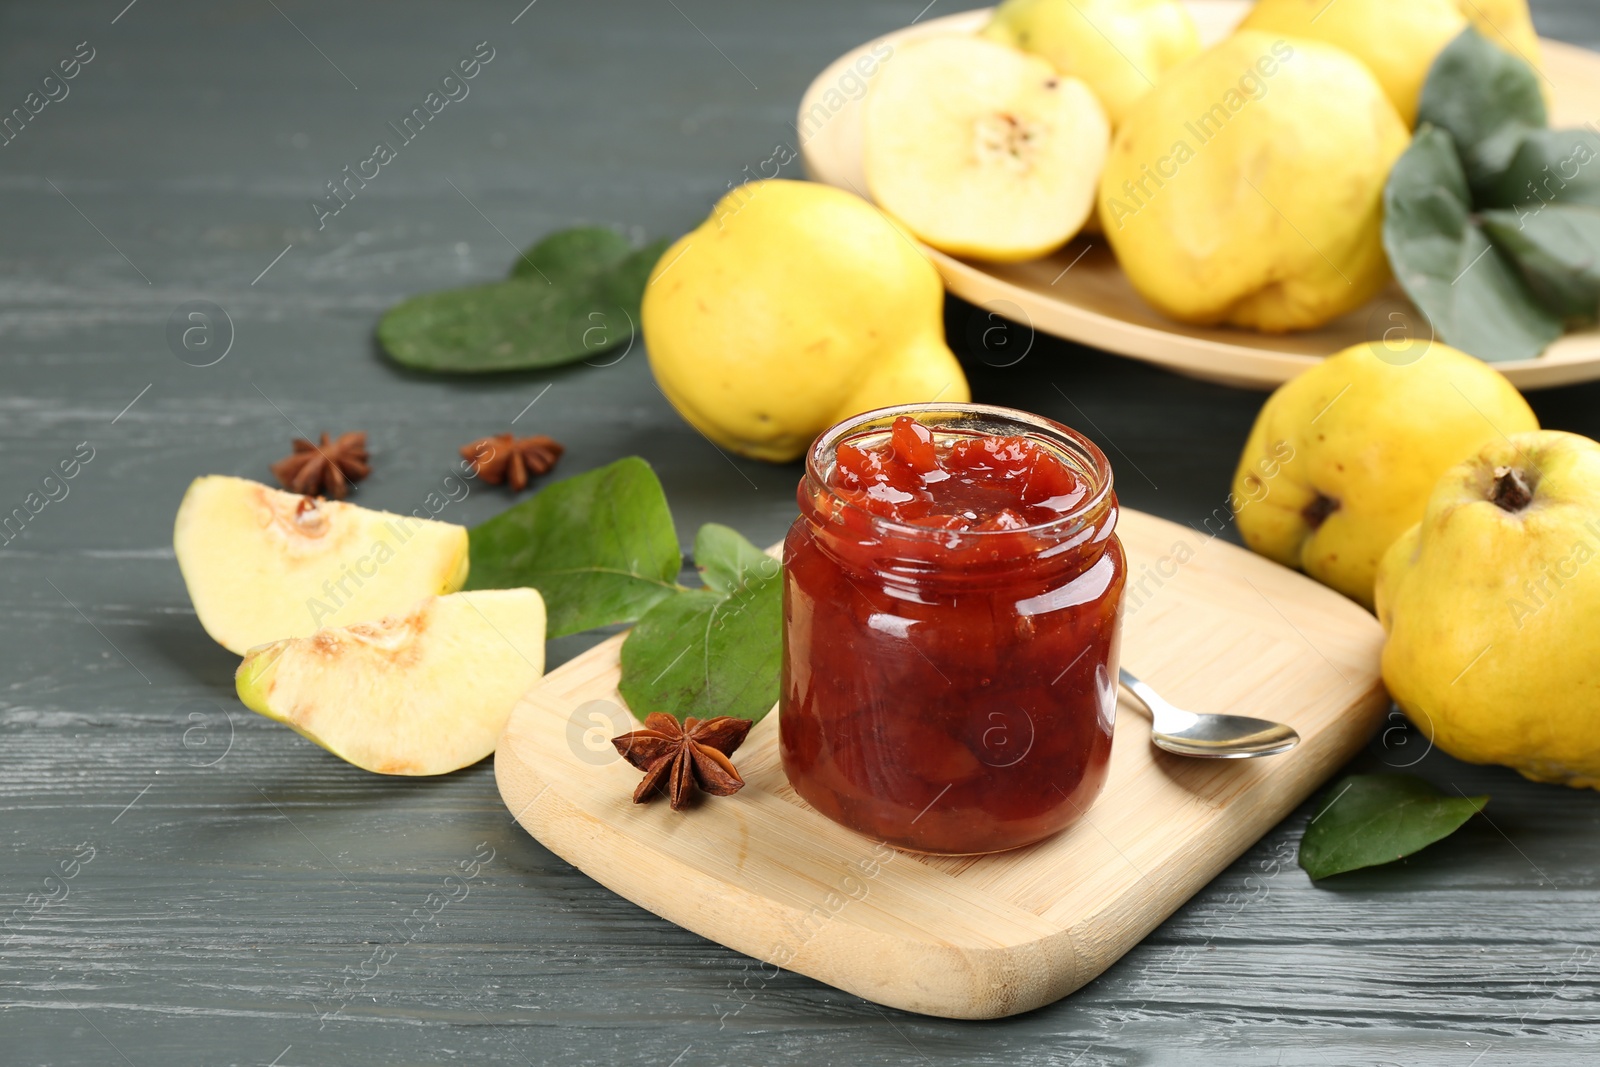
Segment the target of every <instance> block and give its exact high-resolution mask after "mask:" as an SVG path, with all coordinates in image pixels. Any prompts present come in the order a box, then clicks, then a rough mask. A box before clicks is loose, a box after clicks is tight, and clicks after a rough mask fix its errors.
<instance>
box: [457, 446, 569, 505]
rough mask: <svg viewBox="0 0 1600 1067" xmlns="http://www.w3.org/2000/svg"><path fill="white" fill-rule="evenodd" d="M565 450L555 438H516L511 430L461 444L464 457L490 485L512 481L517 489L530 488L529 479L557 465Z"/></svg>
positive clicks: (519, 490)
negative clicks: (468, 443)
mask: <svg viewBox="0 0 1600 1067" xmlns="http://www.w3.org/2000/svg"><path fill="white" fill-rule="evenodd" d="M565 451H566V449H565V448H563V447H562V446H561V443H560V442H558V441H557V440H556V439H555V438H553V437H545V436H544V435H543V434H536V435H534V436H533V437H522V438H518V437H513V436H512V435H511V434H510V433H509V432H507V433H502V434H496V435H494V436H493V437H480V438H479V439H478V440H476V441H474V442H472V443H471V444H470V445H462V446H461V458H462V459H465V460H467V461H469V462H471V463H473V464H474V465H476V467H477V468H478V477H480V478H482V479H483V480H484V481H486V482H488V483H489V484H490V485H499V484H500V483H501V482H505V481H509V482H510V483H511V488H512V489H513V490H515V491H517V492H519V493H520V492H521V491H522V490H524V489H526V488H528V480H529V479H530V478H533V477H535V476H537V475H540V474H543V473H545V472H546V471H548V470H549V469H550V468H551V467H554V466H555V465H556V460H558V459H560V458H561V453H563V452H565Z"/></svg>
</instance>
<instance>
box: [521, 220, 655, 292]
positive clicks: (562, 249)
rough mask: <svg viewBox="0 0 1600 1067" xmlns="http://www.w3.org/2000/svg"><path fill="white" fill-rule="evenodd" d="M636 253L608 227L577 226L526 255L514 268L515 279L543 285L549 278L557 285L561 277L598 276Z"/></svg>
mask: <svg viewBox="0 0 1600 1067" xmlns="http://www.w3.org/2000/svg"><path fill="white" fill-rule="evenodd" d="M632 251H633V245H632V244H630V243H629V242H628V239H627V238H626V237H624V236H622V234H620V233H618V232H617V231H616V230H613V229H610V228H609V227H606V226H577V227H574V228H573V229H570V230H559V231H557V232H556V233H552V234H550V235H549V236H548V237H545V238H544V239H543V240H541V241H539V242H538V243H536V244H534V245H533V246H532V247H531V248H529V249H528V250H527V251H526V252H523V253H522V254H521V255H520V256H518V257H517V261H516V262H515V263H513V264H512V265H511V277H513V278H538V279H540V280H541V281H542V280H544V279H545V278H546V277H548V278H549V279H550V280H552V281H554V280H555V279H556V278H557V277H558V276H559V277H563V278H579V277H584V276H589V275H595V274H599V273H601V272H602V271H604V270H605V269H606V268H607V267H610V266H613V265H614V264H616V263H617V262H619V261H620V260H622V259H623V258H624V257H626V256H627V255H628V253H629V252H632Z"/></svg>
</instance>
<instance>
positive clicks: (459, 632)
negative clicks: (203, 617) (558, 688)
mask: <svg viewBox="0 0 1600 1067" xmlns="http://www.w3.org/2000/svg"><path fill="white" fill-rule="evenodd" d="M544 633H545V613H544V600H543V599H542V598H541V597H540V596H539V591H538V590H536V589H497V590H483V591H479V592H474V593H452V594H450V595H448V596H440V597H429V598H427V599H426V600H423V601H422V602H421V603H418V604H415V605H413V606H412V607H411V608H410V610H408V611H404V612H401V613H399V614H395V615H390V616H388V617H387V618H384V619H380V620H378V621H377V622H364V623H357V624H355V625H354V626H343V627H329V628H328V629H324V630H319V631H317V632H316V633H314V634H312V635H311V636H310V637H295V638H290V639H289V640H286V641H277V642H274V643H273V644H270V645H263V646H262V647H260V648H257V649H253V650H252V651H251V652H250V654H249V655H247V656H246V657H245V659H244V662H243V663H241V664H240V665H239V672H238V674H237V675H236V676H235V679H234V684H235V686H236V688H237V689H238V691H239V699H240V700H242V701H244V703H245V705H246V706H247V707H249V708H250V709H251V710H252V711H258V712H260V713H261V714H263V715H265V716H267V717H268V718H269V719H276V720H278V721H279V722H282V723H286V724H288V725H289V726H291V727H293V728H294V729H295V730H296V731H298V732H299V733H301V734H303V735H305V736H306V737H308V738H310V739H311V740H312V741H315V742H316V743H317V744H319V745H321V746H322V747H323V748H325V749H327V750H328V751H329V752H332V753H333V754H334V755H335V756H338V757H339V758H340V759H342V760H345V761H347V762H349V763H353V764H355V765H356V766H357V767H360V768H362V769H363V770H368V771H374V772H376V773H378V774H445V773H447V772H449V771H454V770H459V769H460V768H462V767H467V766H470V765H472V764H474V763H476V762H478V761H479V760H481V759H483V757H485V756H487V755H489V753H491V752H493V751H494V748H495V744H496V742H497V741H498V740H499V737H500V731H501V730H503V729H504V728H505V724H506V719H508V718H509V717H510V716H511V709H512V708H513V707H515V706H516V703H517V700H518V698H520V697H521V696H522V694H523V693H525V692H527V690H528V687H529V686H531V685H533V683H534V682H536V681H538V679H539V678H540V676H541V675H542V674H543V673H544Z"/></svg>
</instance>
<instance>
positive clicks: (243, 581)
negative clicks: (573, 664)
mask: <svg viewBox="0 0 1600 1067" xmlns="http://www.w3.org/2000/svg"><path fill="white" fill-rule="evenodd" d="M172 545H173V548H174V549H175V550H176V552H177V555H178V568H179V570H181V571H182V572H183V580H184V583H185V584H186V585H188V587H189V598H190V599H191V600H192V601H193V602H194V609H195V614H196V615H198V616H199V618H200V625H202V626H204V627H205V630H206V633H208V634H210V635H211V636H212V637H213V638H214V639H216V641H217V643H218V644H220V645H222V646H223V647H224V648H226V649H228V650H229V651H232V652H237V653H239V654H240V655H243V654H244V653H245V652H247V651H249V650H250V649H251V648H253V647H255V646H256V645H259V644H262V643H263V642H266V641H276V640H278V639H280V638H284V637H303V636H305V635H307V634H311V633H315V632H316V631H317V629H318V628H320V627H322V626H337V625H343V624H346V623H353V622H361V621H363V620H366V619H376V618H380V617H382V616H384V615H388V614H389V613H391V612H395V611H400V610H402V609H404V608H407V607H410V606H411V605H412V604H415V603H416V602H417V601H418V600H420V599H422V598H423V597H425V596H431V595H434V594H436V593H450V592H454V591H455V590H457V589H460V588H461V586H462V584H463V583H465V582H466V580H467V531H466V528H465V527H462V526H455V525H452V524H450V523H445V522H435V521H433V520H430V519H418V518H415V517H413V516H410V515H394V514H391V513H389V512H385V511H372V510H369V509H367V508H363V507H358V506H357V505H355V504H346V503H342V502H340V501H336V500H322V499H320V498H313V497H306V496H299V495H297V494H295V493H284V492H280V491H279V490H276V489H272V488H269V487H268V486H265V485H262V484H260V483H259V482H252V481H249V480H248V479H245V478H230V477H225V476H222V475H210V476H207V477H203V478H196V479H195V480H194V482H193V484H191V485H190V486H189V491H188V492H187V493H185V494H184V497H183V503H181V504H179V505H178V518H177V521H176V523H175V524H174V527H173V532H172Z"/></svg>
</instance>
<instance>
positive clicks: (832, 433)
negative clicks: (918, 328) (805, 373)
mask: <svg viewBox="0 0 1600 1067" xmlns="http://www.w3.org/2000/svg"><path fill="white" fill-rule="evenodd" d="M902 415H910V416H913V417H915V418H917V420H918V422H921V423H923V424H924V425H930V424H931V426H932V427H933V428H935V429H947V430H953V431H955V432H962V431H963V430H967V431H970V432H977V433H991V434H992V433H999V432H1004V431H1002V430H998V429H995V428H993V427H991V426H986V425H985V422H988V423H1006V424H1010V425H1012V426H1014V427H1015V428H1016V429H1015V431H1013V435H1016V436H1036V437H1041V438H1043V439H1045V440H1047V441H1048V442H1049V443H1050V444H1053V445H1055V446H1056V447H1057V448H1059V449H1061V450H1062V451H1063V452H1065V453H1066V457H1067V459H1068V460H1072V461H1076V462H1075V464H1074V465H1075V466H1077V467H1079V473H1081V474H1083V475H1085V476H1087V477H1088V478H1089V480H1090V485H1091V487H1092V488H1093V489H1094V492H1093V493H1090V494H1087V495H1085V497H1084V498H1083V500H1081V501H1079V502H1078V504H1077V505H1076V506H1075V507H1073V509H1072V510H1071V511H1067V512H1063V513H1062V514H1061V515H1059V516H1057V517H1056V518H1054V519H1051V520H1049V521H1048V522H1042V523H1035V524H1033V525H1031V526H1022V527H1017V528H1016V529H1009V530H962V531H961V532H960V533H959V535H958V536H960V537H962V538H966V537H978V538H984V537H992V536H1007V535H1009V536H1013V537H1014V536H1016V535H1018V534H1032V535H1034V536H1036V537H1037V536H1041V535H1054V536H1058V537H1064V536H1067V535H1070V534H1071V533H1073V532H1075V531H1076V530H1077V529H1078V528H1080V527H1082V526H1084V525H1086V524H1087V523H1088V521H1089V520H1091V519H1092V518H1093V517H1094V516H1096V515H1098V514H1099V513H1100V512H1101V511H1102V510H1103V509H1104V508H1105V506H1106V503H1107V502H1108V501H1109V500H1110V499H1111V496H1112V491H1113V484H1112V483H1113V476H1112V472H1111V461H1110V460H1108V459H1107V458H1106V454H1105V453H1104V452H1103V451H1101V449H1100V446H1098V445H1096V444H1095V443H1094V442H1093V441H1091V440H1089V439H1088V438H1087V437H1085V436H1084V435H1083V434H1081V433H1079V432H1078V431H1077V430H1074V429H1073V428H1072V427H1070V426H1067V425H1065V424H1063V423H1059V422H1057V421H1055V420H1054V419H1049V418H1046V417H1044V416H1043V415H1035V414H1034V413H1033V412H1030V411H1023V410H1021V409H1020V408H1009V407H1004V406H1002V405H999V404H962V403H954V402H952V403H948V404H941V403H937V402H929V403H920V404H894V405H890V406H889V407H882V408H873V409H872V410H871V411H863V412H860V413H859V414H856V415H851V416H850V417H849V418H847V419H842V420H840V421H839V422H837V423H835V424H834V425H832V426H830V427H828V428H827V429H826V430H823V431H822V433H820V434H818V435H817V439H816V440H815V441H813V442H812V443H811V448H810V449H809V450H807V452H806V481H807V482H809V483H810V484H811V486H812V487H813V489H815V490H820V491H828V490H829V488H830V487H829V484H828V477H827V476H828V474H829V473H831V470H832V466H831V462H830V461H831V460H832V459H833V457H835V456H836V455H837V451H838V447H839V445H840V444H841V443H842V442H843V441H844V440H845V439H846V438H847V437H849V436H851V435H853V434H856V433H859V432H861V431H863V430H868V429H873V428H876V427H877V426H882V427H883V428H884V429H888V428H889V427H890V426H892V425H893V423H894V420H895V419H897V418H899V417H900V416H902ZM938 416H943V417H942V418H939V417H938ZM962 421H966V422H969V423H971V424H972V425H970V426H968V427H963V426H961V425H960V423H961V422H962ZM952 422H954V423H955V425H950V423H952ZM833 498H834V500H836V501H837V502H838V506H839V507H841V508H844V509H848V510H849V511H851V512H852V513H855V514H859V515H864V516H866V517H867V518H868V519H869V520H870V522H871V524H872V526H873V527H874V528H876V529H879V530H882V531H884V532H886V533H892V534H893V535H894V536H895V537H909V538H914V539H918V540H924V539H925V540H942V539H948V538H949V537H950V536H951V531H949V530H942V529H939V528H938V527H933V526H918V525H915V524H913V523H905V522H896V521H895V520H893V519H888V518H885V517H884V516H882V515H879V514H877V513H876V512H873V511H868V510H867V509H866V508H863V507H861V506H860V505H859V504H854V503H851V502H850V501H848V500H845V499H844V498H843V497H840V496H838V495H837V494H834V495H833Z"/></svg>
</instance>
